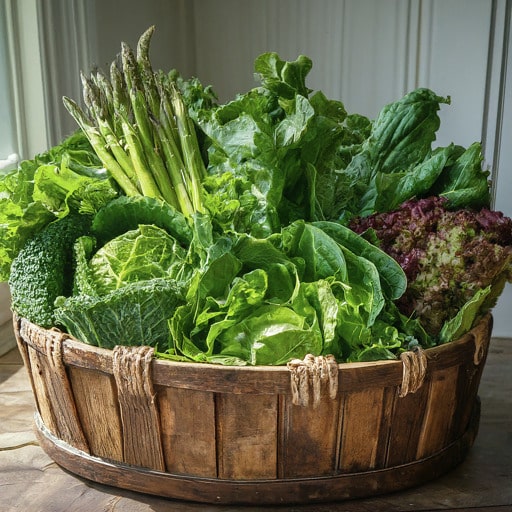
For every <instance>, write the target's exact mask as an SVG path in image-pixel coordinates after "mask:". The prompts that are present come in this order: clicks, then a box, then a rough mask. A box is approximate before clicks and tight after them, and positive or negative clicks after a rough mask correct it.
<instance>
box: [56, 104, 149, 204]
mask: <svg viewBox="0 0 512 512" xmlns="http://www.w3.org/2000/svg"><path fill="white" fill-rule="evenodd" d="M63 102H64V106H65V107H66V109H67V110H68V112H69V113H70V114H71V115H72V116H73V117H74V119H75V121H76V122H77V124H78V126H79V127H80V128H81V130H82V131H83V132H84V133H85V135H86V136H87V138H88V139H89V142H90V143H91V146H92V147H93V148H94V151H95V152H96V154H97V155H98V157H99V159H100V160H101V161H102V163H103V165H104V166H105V168H106V169H108V170H109V172H110V174H111V175H112V177H113V178H114V180H116V182H117V183H118V184H119V186H120V187H121V188H122V189H123V191H124V193H125V194H126V195H127V196H137V195H140V192H139V190H138V189H137V187H136V186H135V185H134V184H133V183H132V181H131V180H130V178H129V177H128V176H127V175H126V174H125V172H124V171H123V169H122V167H121V166H120V165H119V163H118V162H117V160H116V159H115V158H114V157H113V156H112V154H111V153H110V151H109V150H108V149H107V148H106V145H105V141H104V139H103V138H102V136H101V135H100V133H99V132H98V130H97V128H96V127H95V126H94V125H93V124H92V121H91V120H89V119H88V118H87V116H86V114H85V113H84V112H83V111H82V110H81V108H80V107H79V106H78V105H77V104H76V102H74V101H73V100H72V99H70V98H68V97H66V96H64V98H63Z"/></svg>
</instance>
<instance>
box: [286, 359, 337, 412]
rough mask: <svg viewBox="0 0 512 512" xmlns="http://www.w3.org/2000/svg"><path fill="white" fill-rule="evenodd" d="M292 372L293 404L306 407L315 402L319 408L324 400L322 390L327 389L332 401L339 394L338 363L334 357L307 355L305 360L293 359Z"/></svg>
mask: <svg viewBox="0 0 512 512" xmlns="http://www.w3.org/2000/svg"><path fill="white" fill-rule="evenodd" d="M287 367H288V370H290V384H291V390H292V403H293V404H294V405H301V406H303V407H306V406H308V405H309V404H310V402H311V400H312V402H313V407H317V406H318V404H319V403H320V401H321V399H322V389H323V388H325V387H327V390H328V395H329V398H330V399H331V400H334V399H335V398H336V395H337V394H338V363H337V362H336V360H335V359H334V356H332V355H328V356H314V355H312V354H307V355H306V356H305V357H304V359H292V360H291V361H289V362H288V364H287Z"/></svg>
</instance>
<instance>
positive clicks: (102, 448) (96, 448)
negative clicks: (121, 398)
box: [68, 366, 123, 460]
mask: <svg viewBox="0 0 512 512" xmlns="http://www.w3.org/2000/svg"><path fill="white" fill-rule="evenodd" d="M68 374H69V378H70V382H71V387H72V390H73V394H74V396H75V403H76V406H77V410H78V415H79V417H80V422H81V424H82V429H83V431H84V434H85V437H86V438H87V441H88V444H89V446H90V450H91V453H94V454H95V455H96V456H98V457H103V458H105V459H109V460H123V439H122V434H121V433H122V427H121V417H120V413H119V403H118V400H117V389H116V386H115V380H114V378H113V376H109V375H106V374H104V373H102V372H97V371H95V370H89V369H88V368H76V367H74V366H70V367H68Z"/></svg>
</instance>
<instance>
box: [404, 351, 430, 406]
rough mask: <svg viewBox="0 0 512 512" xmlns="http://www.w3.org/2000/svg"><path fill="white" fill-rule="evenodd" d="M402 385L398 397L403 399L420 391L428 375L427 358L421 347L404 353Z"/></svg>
mask: <svg viewBox="0 0 512 512" xmlns="http://www.w3.org/2000/svg"><path fill="white" fill-rule="evenodd" d="M400 359H401V360H402V367H403V370H402V372H403V373H402V385H401V386H400V389H399V393H398V396H400V397H401V398H403V397H404V396H407V395H408V394H409V393H416V391H418V389H420V387H421V385H422V384H423V381H424V380H425V375H426V373H427V356H426V355H425V351H424V350H423V349H422V348H421V347H416V348H414V349H413V350H409V351H407V352H402V354H400Z"/></svg>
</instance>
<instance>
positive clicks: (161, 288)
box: [55, 278, 181, 349]
mask: <svg viewBox="0 0 512 512" xmlns="http://www.w3.org/2000/svg"><path fill="white" fill-rule="evenodd" d="M180 294H181V290H180V289H179V287H177V286H176V284H175V283H174V282H173V281H171V280H168V279H162V278H155V279H149V280H146V281H138V282H132V283H129V284H127V285H126V286H123V287H122V288H119V289H117V290H114V291H112V292H110V293H107V294H105V295H102V296H101V297H94V296H89V295H74V296H73V297H69V298H65V297H59V298H58V299H57V301H56V309H55V319H56V323H57V324H58V325H61V326H64V327H65V328H66V329H67V331H68V332H69V333H71V334H72V335H73V336H75V337H76V338H78V339H80V340H82V341H84V342H85V343H89V344H91V345H96V346H98V347H103V348H110V349H111V348H114V347H115V346H116V345H149V346H158V348H160V349H166V348H167V346H168V344H169V328H168V326H167V322H168V320H169V318H170V317H171V315H172V314H173V313H174V310H175V308H176V305H177V304H178V303H179V302H180V299H181V295H180Z"/></svg>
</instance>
